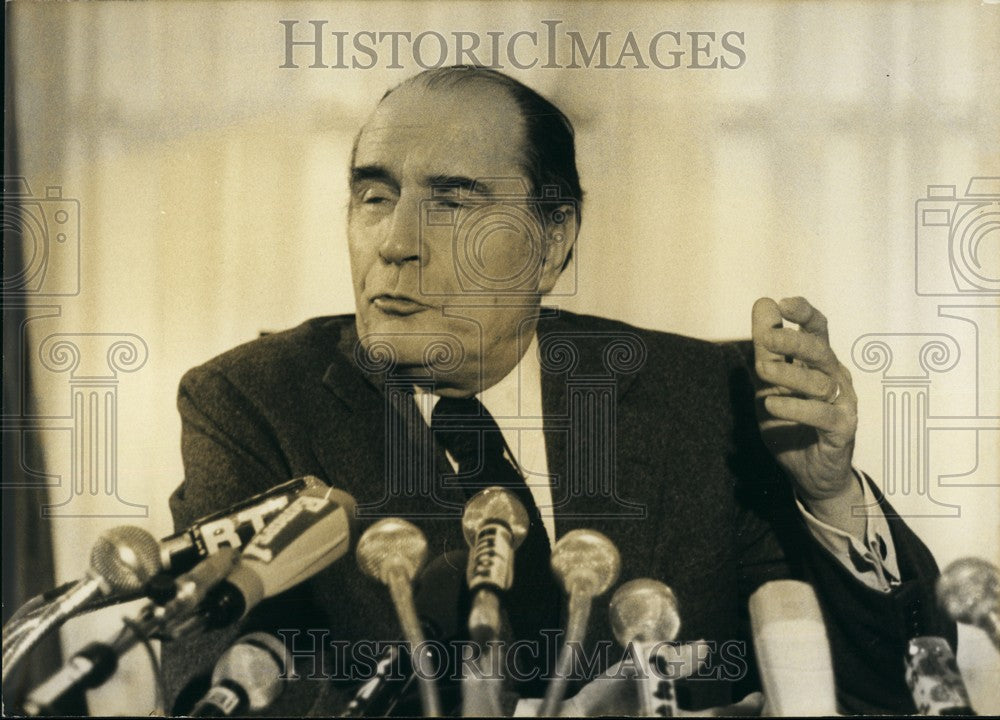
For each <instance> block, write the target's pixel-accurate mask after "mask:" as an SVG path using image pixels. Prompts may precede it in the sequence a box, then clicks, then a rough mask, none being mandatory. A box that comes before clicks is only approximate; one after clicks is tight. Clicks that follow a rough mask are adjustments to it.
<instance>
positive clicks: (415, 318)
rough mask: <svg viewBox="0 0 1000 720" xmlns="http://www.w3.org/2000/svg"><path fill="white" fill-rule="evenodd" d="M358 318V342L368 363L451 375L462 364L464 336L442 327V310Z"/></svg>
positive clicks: (404, 369)
mask: <svg viewBox="0 0 1000 720" xmlns="http://www.w3.org/2000/svg"><path fill="white" fill-rule="evenodd" d="M378 314H379V315H382V317H371V316H370V315H369V316H368V317H365V318H364V319H362V318H360V317H359V318H358V322H357V326H358V341H359V342H360V344H361V347H362V348H363V350H364V353H363V355H364V356H365V359H366V362H365V364H366V365H369V364H371V365H372V366H373V369H374V368H375V367H377V369H378V370H379V371H401V372H406V373H409V372H412V373H413V374H415V375H421V376H427V377H429V376H430V373H429V372H428V371H427V368H431V369H432V370H433V372H434V374H435V375H438V374H444V375H448V374H450V373H452V372H454V371H455V370H456V369H457V368H458V367H460V366H461V365H462V363H463V362H464V360H465V356H466V352H465V348H464V346H463V343H462V339H461V338H460V337H459V336H458V335H456V334H454V333H451V332H448V331H447V330H443V329H442V328H441V315H440V312H438V313H432V312H429V311H428V312H423V313H416V314H412V315H385V314H384V313H378Z"/></svg>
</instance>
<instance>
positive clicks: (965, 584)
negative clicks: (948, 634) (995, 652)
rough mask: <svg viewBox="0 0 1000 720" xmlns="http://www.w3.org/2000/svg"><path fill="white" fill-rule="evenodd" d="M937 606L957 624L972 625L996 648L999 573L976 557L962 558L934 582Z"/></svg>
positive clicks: (999, 632) (999, 636)
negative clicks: (984, 633) (983, 633)
mask: <svg viewBox="0 0 1000 720" xmlns="http://www.w3.org/2000/svg"><path fill="white" fill-rule="evenodd" d="M937 597H938V604H939V605H940V606H941V607H942V609H944V611H945V612H946V613H948V615H949V616H950V617H951V619H952V620H955V621H957V622H960V623H965V624H967V625H974V626H975V627H978V628H979V629H981V630H983V631H985V632H986V634H987V635H989V638H990V640H991V641H992V642H993V645H994V646H995V647H996V648H997V649H1000V570H998V569H997V567H996V566H995V565H993V564H992V563H989V562H987V561H986V560H982V559H980V558H962V559H961V560H956V561H955V562H953V563H952V564H951V565H949V566H948V567H946V568H945V569H944V572H942V573H941V577H939V578H938V581H937Z"/></svg>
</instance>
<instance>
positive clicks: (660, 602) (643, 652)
mask: <svg viewBox="0 0 1000 720" xmlns="http://www.w3.org/2000/svg"><path fill="white" fill-rule="evenodd" d="M608 613H609V615H610V617H611V629H612V631H613V632H614V635H615V639H616V640H617V641H618V644H619V645H621V646H622V647H623V648H625V651H626V652H628V651H629V649H630V648H632V649H634V650H635V651H636V653H637V656H638V661H639V669H640V672H641V676H640V677H639V678H638V688H639V708H640V713H641V714H642V715H643V716H645V717H674V716H676V715H677V714H678V711H677V694H676V692H675V691H674V678H673V677H671V676H670V674H669V672H662V671H661V669H660V667H659V665H658V662H657V661H658V657H657V654H658V652H659V650H660V649H661V648H662V647H663V646H664V645H665V644H666V643H669V642H672V641H673V640H674V639H675V638H676V637H677V633H678V631H679V630H680V627H681V619H680V616H679V615H678V613H677V598H676V597H674V593H673V591H672V590H671V589H670V588H669V587H667V586H666V585H664V584H663V583H661V582H659V581H657V580H652V579H649V578H642V579H639V580H630V581H629V582H627V583H625V584H623V585H622V586H621V587H619V588H618V589H617V590H615V594H614V595H612V596H611V604H610V605H609V608H608Z"/></svg>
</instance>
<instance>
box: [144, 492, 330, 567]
mask: <svg viewBox="0 0 1000 720" xmlns="http://www.w3.org/2000/svg"><path fill="white" fill-rule="evenodd" d="M326 487H327V485H326V483H324V482H323V481H322V480H320V479H319V478H317V477H315V476H313V475H307V476H305V477H300V478H295V479H293V480H289V481H287V482H283V483H281V484H280V485H275V486H274V487H273V488H271V489H270V490H265V491H264V492H262V493H258V494H257V495H254V496H253V497H250V498H247V499H246V500H243V501H242V502H239V503H236V504H235V505H231V506H230V507H227V508H225V509H223V510H219V511H218V512H215V513H211V514H209V515H205V516H204V517H201V518H198V519H197V520H195V521H194V522H193V523H192V524H191V525H190V526H189V527H187V528H185V529H184V530H179V531H177V532H175V533H174V534H173V535H168V536H167V537H165V538H163V539H162V540H160V562H161V563H162V564H163V568H164V569H165V570H170V571H171V572H173V573H175V574H176V573H181V572H185V571H187V570H190V569H191V568H192V567H194V566H195V565H197V564H198V563H199V562H200V561H201V560H203V559H204V558H205V557H207V556H209V555H212V554H214V553H216V552H218V550H219V548H220V547H226V546H228V547H231V548H236V549H239V548H241V547H243V546H244V545H246V544H247V542H249V541H250V539H251V538H252V537H253V536H254V535H255V534H257V533H258V532H260V531H261V530H263V529H264V526H265V525H267V523H268V522H270V521H271V520H273V519H274V518H275V517H276V516H277V515H278V513H280V512H281V511H282V510H284V509H285V508H286V507H288V504H289V503H290V502H291V501H292V500H293V499H294V498H295V496H296V495H298V494H299V493H300V492H302V491H303V490H306V489H307V488H310V489H315V488H326Z"/></svg>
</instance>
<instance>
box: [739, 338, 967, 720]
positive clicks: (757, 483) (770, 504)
mask: <svg viewBox="0 0 1000 720" xmlns="http://www.w3.org/2000/svg"><path fill="white" fill-rule="evenodd" d="M747 345H748V344H744V345H743V346H742V347H741V348H739V349H736V348H735V346H732V345H730V346H726V347H727V348H728V349H727V352H730V354H731V364H730V367H731V371H730V372H731V375H730V387H731V390H732V399H733V408H734V426H735V431H734V438H735V442H736V446H737V447H738V453H737V454H738V457H739V458H740V460H739V463H738V465H739V467H740V468H741V469H740V471H739V472H738V476H739V478H740V480H739V482H738V486H737V489H736V492H737V498H738V507H739V508H740V510H739V517H738V518H737V533H738V537H740V538H741V543H740V544H739V547H740V552H741V554H742V557H741V570H742V574H741V594H742V595H743V598H742V599H741V602H744V603H745V602H746V600H747V599H748V598H749V595H750V594H751V593H752V592H753V591H754V590H755V589H756V588H757V587H759V586H760V585H761V584H763V583H764V582H767V581H768V580H771V579H775V578H776V577H779V576H780V575H781V572H780V568H781V565H780V562H779V557H782V556H783V558H784V562H785V564H786V568H787V570H788V572H789V575H790V576H791V577H798V578H801V579H803V580H806V581H807V582H809V583H810V584H812V586H813V587H814V589H815V590H816V594H817V596H818V598H819V603H820V607H821V609H822V612H823V616H824V621H825V624H826V629H827V635H828V637H829V641H830V650H831V653H832V656H833V665H834V672H835V675H836V683H837V695H838V697H837V700H838V704H839V705H840V707H841V710H842V711H843V712H846V713H852V714H853V713H862V714H879V713H897V714H912V713H914V712H916V708H915V706H914V704H913V700H912V696H911V694H910V691H909V689H908V688H907V686H906V681H905V675H904V660H905V657H906V647H907V643H908V641H909V640H910V638H913V637H916V636H920V635H937V636H941V637H944V638H945V639H946V640H948V642H949V643H950V644H951V646H952V648H954V647H955V643H956V638H957V633H956V628H955V624H954V623H953V622H951V621H950V620H949V619H948V618H947V617H946V616H945V615H944V613H943V612H942V611H941V610H940V609H939V608H938V607H937V604H936V602H935V597H934V584H935V581H936V579H937V577H938V575H939V572H938V568H937V564H936V563H935V562H934V558H933V556H932V555H931V553H930V551H929V550H928V549H927V547H926V546H925V545H924V544H923V542H921V540H920V539H919V538H918V537H917V536H916V535H915V534H914V533H913V531H912V530H911V529H910V528H909V527H908V526H907V525H906V523H905V522H904V521H903V519H902V518H901V517H900V516H899V515H898V514H897V513H896V512H895V510H894V509H893V508H892V506H891V505H890V504H889V503H888V501H886V499H885V497H884V496H882V494H881V493H879V492H878V490H877V488H874V486H872V489H873V491H874V493H875V496H876V498H877V500H878V502H879V505H880V508H881V510H882V511H883V513H884V514H885V517H886V519H887V521H888V523H889V528H890V532H891V534H892V541H893V543H894V545H895V548H896V554H897V561H898V563H899V570H900V575H901V578H900V583H899V584H898V585H897V586H895V587H893V588H892V589H891V591H890V592H881V591H879V590H876V589H873V588H871V587H869V586H868V585H866V584H865V583H863V582H862V581H861V580H860V579H859V578H858V577H857V576H856V575H855V573H853V572H852V571H851V570H850V569H848V568H846V567H844V565H843V564H842V563H841V562H840V560H838V559H837V558H836V557H834V556H833V555H832V554H831V553H830V552H829V551H828V550H827V549H826V548H824V547H823V546H822V545H821V544H820V543H819V542H818V541H817V540H816V539H815V537H814V536H813V534H812V533H811V532H810V531H809V529H808V527H807V525H806V523H805V520H804V519H803V517H802V515H801V513H799V512H798V511H797V509H796V507H795V503H794V496H793V493H792V491H791V484H790V483H791V481H790V479H789V478H787V477H786V476H785V475H784V473H783V471H782V470H781V469H780V468H779V467H778V466H777V463H775V462H774V460H773V459H772V458H771V457H770V454H769V453H768V452H767V449H766V447H765V446H764V444H763V442H762V441H761V439H760V433H759V431H758V429H757V427H758V426H757V422H756V413H755V410H754V405H753V402H754V401H753V383H752V381H751V379H750V372H751V371H750V367H752V362H748V360H749V358H748V357H747V355H748V354H749V352H752V348H748V347H747ZM739 350H743V352H742V353H741V352H740V351H739ZM744 607H745V605H744Z"/></svg>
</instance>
